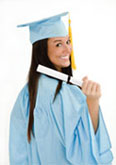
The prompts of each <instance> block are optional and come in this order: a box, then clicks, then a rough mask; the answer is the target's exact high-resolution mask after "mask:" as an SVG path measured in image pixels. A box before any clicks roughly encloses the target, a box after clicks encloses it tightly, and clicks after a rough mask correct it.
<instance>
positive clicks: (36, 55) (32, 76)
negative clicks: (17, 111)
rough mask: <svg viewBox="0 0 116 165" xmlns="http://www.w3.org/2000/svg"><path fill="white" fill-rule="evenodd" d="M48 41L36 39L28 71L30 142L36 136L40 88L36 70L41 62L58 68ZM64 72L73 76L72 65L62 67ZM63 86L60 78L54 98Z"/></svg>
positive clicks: (38, 75) (28, 133)
mask: <svg viewBox="0 0 116 165" xmlns="http://www.w3.org/2000/svg"><path fill="white" fill-rule="evenodd" d="M47 42H48V39H43V40H39V41H36V42H35V43H34V44H33V45H32V59H31V65H30V69H29V73H28V90H29V102H30V110H29V123H28V132H27V136H28V142H30V140H31V133H32V135H33V136H34V134H33V130H32V127H33V121H34V117H33V111H34V107H35V103H36V96H37V88H38V86H37V85H38V81H39V77H40V73H39V72H37V71H36V69H37V66H38V64H41V65H44V66H46V67H49V68H51V69H54V70H57V69H56V68H55V66H54V65H53V64H52V63H51V61H50V60H49V58H48V55H47V52H48V44H47ZM70 61H71V59H70ZM62 72H63V73H66V74H68V75H70V76H72V69H71V65H70V66H68V67H66V68H62ZM61 87H62V81H61V80H59V83H58V85H57V88H56V91H55V96H54V100H55V98H56V95H57V94H58V92H59V91H60V89H61Z"/></svg>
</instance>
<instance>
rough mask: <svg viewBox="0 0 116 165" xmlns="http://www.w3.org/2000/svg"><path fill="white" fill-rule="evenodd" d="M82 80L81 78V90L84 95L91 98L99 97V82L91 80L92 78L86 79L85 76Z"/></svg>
mask: <svg viewBox="0 0 116 165" xmlns="http://www.w3.org/2000/svg"><path fill="white" fill-rule="evenodd" d="M82 80H83V84H82V91H83V93H84V94H85V95H86V96H88V97H91V98H99V97H101V87H100V84H98V83H96V82H93V81H92V80H88V77H87V76H85V77H84V78H83V79H82Z"/></svg>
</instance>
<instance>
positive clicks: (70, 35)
mask: <svg viewBox="0 0 116 165" xmlns="http://www.w3.org/2000/svg"><path fill="white" fill-rule="evenodd" d="M68 32H69V37H70V40H71V45H72V51H71V66H72V69H74V70H76V64H75V59H74V52H73V42H72V29H71V19H70V13H69V28H68Z"/></svg>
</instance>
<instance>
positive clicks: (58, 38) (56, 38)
mask: <svg viewBox="0 0 116 165" xmlns="http://www.w3.org/2000/svg"><path fill="white" fill-rule="evenodd" d="M67 39H69V35H67V36H65V37H52V38H49V39H48V41H49V42H53V41H57V40H58V41H59V40H61V41H63V40H67Z"/></svg>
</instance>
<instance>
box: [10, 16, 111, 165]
mask: <svg viewBox="0 0 116 165" xmlns="http://www.w3.org/2000/svg"><path fill="white" fill-rule="evenodd" d="M66 14H67V13H65V14H64V13H63V14H60V15H57V16H53V17H50V18H47V19H44V20H41V21H37V22H34V23H29V24H25V25H21V26H27V25H28V26H29V28H30V40H31V43H32V60H31V66H30V70H29V75H28V82H27V83H26V84H25V86H24V87H23V88H22V90H21V92H20V93H19V95H18V97H17V100H16V102H15V105H14V107H13V110H12V113H11V118H10V138H9V153H10V164H11V165H102V164H106V165H111V162H112V159H113V156H112V152H111V150H110V149H111V143H110V139H109V135H108V132H107V129H106V126H105V123H104V120H103V115H102V112H101V107H100V106H99V99H100V97H101V89H100V85H99V84H98V83H96V82H93V81H91V80H88V78H87V77H84V78H83V84H82V88H79V87H78V86H75V85H73V84H69V83H66V82H63V81H61V80H57V79H55V78H52V77H50V76H47V75H44V74H41V73H38V72H37V71H36V70H37V66H38V65H39V64H41V65H44V66H46V67H49V68H51V69H54V70H57V71H59V72H62V73H65V74H68V75H70V76H72V66H71V51H72V45H71V43H70V37H69V35H68V33H67V31H66V29H65V26H64V24H63V22H62V20H61V16H64V15H66Z"/></svg>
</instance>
